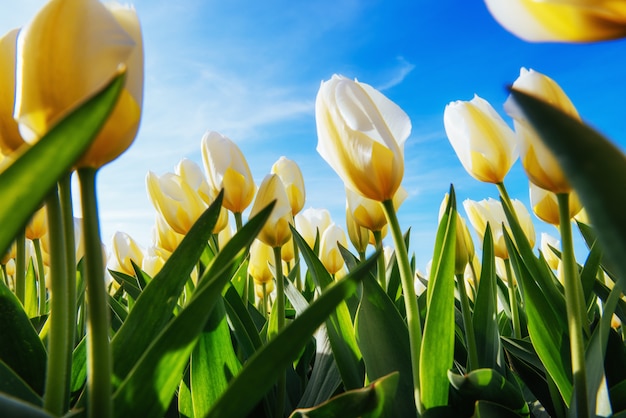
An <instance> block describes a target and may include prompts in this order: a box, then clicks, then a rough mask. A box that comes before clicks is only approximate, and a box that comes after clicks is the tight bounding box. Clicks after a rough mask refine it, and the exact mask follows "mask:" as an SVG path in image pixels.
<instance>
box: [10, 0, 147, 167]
mask: <svg viewBox="0 0 626 418" xmlns="http://www.w3.org/2000/svg"><path fill="white" fill-rule="evenodd" d="M120 64H123V65H124V66H125V67H126V69H127V79H126V84H125V87H124V90H123V91H122V93H121V95H120V98H119V99H118V102H117V104H116V105H115V107H114V109H113V111H112V113H111V115H110V117H109V119H108V120H107V122H106V123H105V125H104V126H103V128H102V129H101V131H100V133H99V134H98V136H97V137H96V139H95V140H94V142H93V143H92V145H91V146H90V147H89V149H88V150H87V151H86V152H85V154H83V156H82V157H81V159H80V160H79V161H78V162H77V164H76V166H77V167H93V168H98V167H101V166H102V165H104V164H106V163H108V162H110V161H112V160H114V159H115V158H117V157H118V156H119V155H120V154H121V153H123V152H124V151H125V150H126V149H127V148H128V147H129V146H130V145H131V143H132V142H133V140H134V139H135V136H136V134H137V130H138V128H139V120H140V118H141V107H142V102H143V41H142V37H141V28H140V25H139V20H138V18H137V15H136V13H135V11H134V10H133V9H130V8H128V7H124V6H120V5H117V4H111V5H104V4H102V3H100V2H99V1H96V0H71V1H66V0H52V1H50V2H49V3H48V4H47V5H46V6H44V7H43V8H42V9H41V10H40V11H39V13H38V14H37V15H36V16H35V18H34V19H33V20H32V21H31V23H30V24H28V25H27V26H25V27H24V28H23V29H22V31H21V32H20V34H19V38H18V46H17V79H16V103H15V118H16V119H17V121H18V123H19V125H20V132H21V133H22V135H23V136H24V139H25V140H27V141H28V142H31V143H32V142H35V141H37V140H38V139H39V138H40V137H42V136H43V135H44V134H45V133H46V132H48V131H49V130H50V128H51V127H52V126H54V125H55V124H56V123H57V122H59V121H60V120H61V119H62V118H63V117H64V116H66V115H67V113H68V112H69V111H71V110H72V109H74V108H75V107H76V106H77V105H79V104H80V103H82V102H84V101H85V100H86V99H88V98H89V97H91V96H92V95H93V94H94V93H96V92H97V91H98V90H100V89H102V88H103V87H104V86H105V85H106V84H107V83H108V82H109V81H110V80H111V78H113V76H114V75H115V74H116V73H117V71H118V68H119V66H120Z"/></svg>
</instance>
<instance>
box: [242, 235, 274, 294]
mask: <svg viewBox="0 0 626 418" xmlns="http://www.w3.org/2000/svg"><path fill="white" fill-rule="evenodd" d="M272 265H274V251H273V250H272V247H270V246H269V245H267V244H265V243H263V241H261V240H259V239H255V240H254V241H253V242H252V245H250V262H249V263H248V274H249V275H250V276H252V278H253V279H254V281H255V283H259V284H261V283H268V282H271V281H273V280H274V274H273V273H272V269H271V268H270V266H272Z"/></svg>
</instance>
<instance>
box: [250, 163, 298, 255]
mask: <svg viewBox="0 0 626 418" xmlns="http://www.w3.org/2000/svg"><path fill="white" fill-rule="evenodd" d="M272 201H276V203H275V204H274V209H273V210H272V213H271V214H270V217H269V218H268V219H267V221H266V222H265V225H264V226H263V229H262V230H261V232H259V235H258V237H257V238H258V239H260V240H261V241H263V242H264V243H265V244H267V245H269V246H270V247H272V248H276V247H282V246H283V245H285V244H286V243H287V242H288V241H289V239H290V238H291V229H290V228H289V224H290V223H291V220H292V218H293V217H292V216H291V205H290V204H289V199H288V198H287V193H286V192H285V186H283V182H282V181H281V180H280V178H279V177H278V176H277V175H276V174H268V175H267V176H265V178H264V179H263V182H262V183H261V186H259V191H258V193H257V196H256V199H255V200H254V204H253V205H252V209H251V211H250V217H253V216H254V215H256V214H257V213H259V212H260V211H261V210H262V209H264V208H265V207H266V206H267V205H269V204H270V203H271V202H272Z"/></svg>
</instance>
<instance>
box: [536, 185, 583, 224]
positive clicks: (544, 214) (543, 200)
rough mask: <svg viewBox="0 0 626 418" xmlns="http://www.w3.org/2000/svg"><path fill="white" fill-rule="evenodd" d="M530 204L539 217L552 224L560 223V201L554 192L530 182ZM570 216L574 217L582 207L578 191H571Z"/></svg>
mask: <svg viewBox="0 0 626 418" xmlns="http://www.w3.org/2000/svg"><path fill="white" fill-rule="evenodd" d="M529 188H530V206H531V207H532V209H533V212H534V213H535V215H537V217H538V218H539V219H541V220H542V221H544V222H547V223H549V224H552V225H556V226H558V225H559V202H558V201H557V197H556V195H555V194H554V193H552V192H549V191H547V190H544V189H542V188H541V187H539V186H535V185H534V184H533V183H532V182H530V183H529ZM568 199H569V217H570V219H572V218H573V217H574V216H576V215H577V214H578V212H580V210H581V209H582V204H581V203H580V200H579V199H578V195H577V194H576V192H574V191H572V192H570V193H569V196H568Z"/></svg>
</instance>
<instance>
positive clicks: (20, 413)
mask: <svg viewBox="0 0 626 418" xmlns="http://www.w3.org/2000/svg"><path fill="white" fill-rule="evenodd" d="M0 411H2V416H5V417H20V418H53V417H54V416H53V415H50V414H49V413H48V412H46V411H44V410H43V409H41V408H38V407H36V406H34V405H32V404H29V403H26V402H24V401H21V400H19V399H17V398H13V397H11V396H8V395H5V394H4V393H0Z"/></svg>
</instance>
